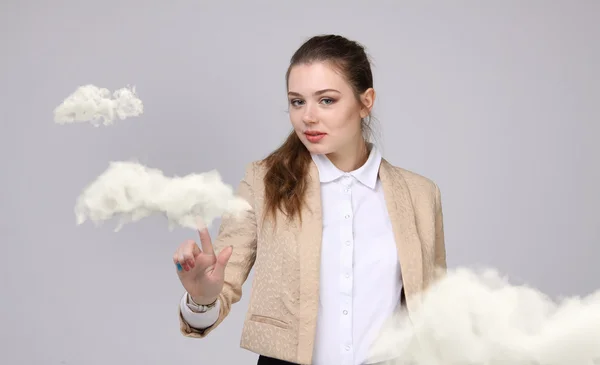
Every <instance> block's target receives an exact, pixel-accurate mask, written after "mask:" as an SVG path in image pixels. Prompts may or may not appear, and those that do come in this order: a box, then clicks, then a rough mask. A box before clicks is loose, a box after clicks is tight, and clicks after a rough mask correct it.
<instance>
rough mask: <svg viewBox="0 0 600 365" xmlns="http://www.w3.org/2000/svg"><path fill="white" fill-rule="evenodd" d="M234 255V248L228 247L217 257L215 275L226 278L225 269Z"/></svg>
mask: <svg viewBox="0 0 600 365" xmlns="http://www.w3.org/2000/svg"><path fill="white" fill-rule="evenodd" d="M232 253H233V246H227V247H225V248H224V249H223V250H221V252H219V255H218V256H217V262H216V264H215V269H214V274H215V275H216V276H218V277H225V267H226V266H227V263H228V262H229V259H230V258H231V254H232Z"/></svg>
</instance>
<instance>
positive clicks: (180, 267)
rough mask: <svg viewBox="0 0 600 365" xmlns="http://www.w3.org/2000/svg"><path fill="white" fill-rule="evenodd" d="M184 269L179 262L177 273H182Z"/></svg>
mask: <svg viewBox="0 0 600 365" xmlns="http://www.w3.org/2000/svg"><path fill="white" fill-rule="evenodd" d="M182 270H183V267H182V266H181V264H180V263H179V262H178V263H177V271H182Z"/></svg>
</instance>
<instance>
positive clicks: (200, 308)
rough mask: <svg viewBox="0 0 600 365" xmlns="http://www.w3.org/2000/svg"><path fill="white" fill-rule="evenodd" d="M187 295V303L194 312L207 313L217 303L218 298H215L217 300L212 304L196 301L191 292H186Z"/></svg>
mask: <svg viewBox="0 0 600 365" xmlns="http://www.w3.org/2000/svg"><path fill="white" fill-rule="evenodd" d="M186 296H187V299H186V300H185V304H186V305H187V306H188V308H189V309H190V310H191V311H192V312H194V313H206V312H208V311H209V310H210V309H212V308H213V307H214V306H215V305H216V304H217V299H215V301H214V302H212V303H210V304H198V303H196V302H194V300H193V299H192V296H191V295H190V294H189V293H186Z"/></svg>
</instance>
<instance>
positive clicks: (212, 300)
mask: <svg viewBox="0 0 600 365" xmlns="http://www.w3.org/2000/svg"><path fill="white" fill-rule="evenodd" d="M188 295H189V298H190V299H191V300H192V301H193V302H194V303H196V304H199V305H212V304H214V303H215V302H216V301H217V299H219V297H214V298H205V297H196V296H193V295H191V294H188Z"/></svg>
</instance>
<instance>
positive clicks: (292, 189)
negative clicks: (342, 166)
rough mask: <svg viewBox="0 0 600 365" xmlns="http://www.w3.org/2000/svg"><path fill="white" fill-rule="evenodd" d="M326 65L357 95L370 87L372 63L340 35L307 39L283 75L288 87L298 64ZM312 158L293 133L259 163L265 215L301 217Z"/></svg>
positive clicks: (365, 125) (365, 126)
mask: <svg viewBox="0 0 600 365" xmlns="http://www.w3.org/2000/svg"><path fill="white" fill-rule="evenodd" d="M312 62H327V63H328V64H329V65H330V66H332V67H333V68H334V69H335V70H336V71H337V72H340V73H341V74H342V75H343V76H344V77H345V79H346V80H347V81H348V83H349V84H350V85H351V87H352V89H353V90H354V95H355V96H356V98H357V100H358V101H359V102H361V100H360V94H362V93H363V92H364V91H366V90H367V89H369V88H371V87H373V75H372V73H371V63H370V60H369V57H368V56H367V54H366V52H365V49H364V47H363V46H362V45H360V44H359V43H357V42H355V41H351V40H349V39H347V38H344V37H342V36H339V35H319V36H315V37H312V38H310V39H309V40H307V41H306V42H305V43H304V44H302V45H301V46H300V48H298V50H297V51H296V52H295V53H294V55H293V56H292V58H291V60H290V65H289V67H288V70H287V72H286V75H285V79H286V86H287V84H288V80H289V76H290V72H291V70H292V68H293V67H294V66H296V65H299V64H308V63H312ZM370 121H371V118H370V117H369V118H366V119H363V121H362V123H361V124H362V130H363V135H364V136H365V140H367V139H368V138H369V135H370ZM310 161H311V156H310V153H309V152H308V150H307V149H306V147H305V146H304V144H303V143H302V141H301V140H300V138H298V136H297V135H296V132H295V131H292V132H291V133H290V135H289V136H288V137H287V139H286V140H285V142H284V143H283V144H282V145H281V146H280V147H279V148H277V149H276V150H275V151H273V152H272V153H271V154H270V155H269V156H267V157H266V158H265V159H264V160H263V161H262V162H263V163H264V164H265V165H266V167H267V173H266V174H265V177H264V184H265V215H271V216H272V217H273V218H275V216H276V213H277V210H280V211H281V212H282V213H284V214H285V215H286V216H287V217H288V218H290V219H291V218H293V217H294V216H295V215H299V216H300V219H302V217H301V215H300V211H301V209H302V205H303V204H304V194H305V190H306V175H307V173H308V167H309V164H310Z"/></svg>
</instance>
